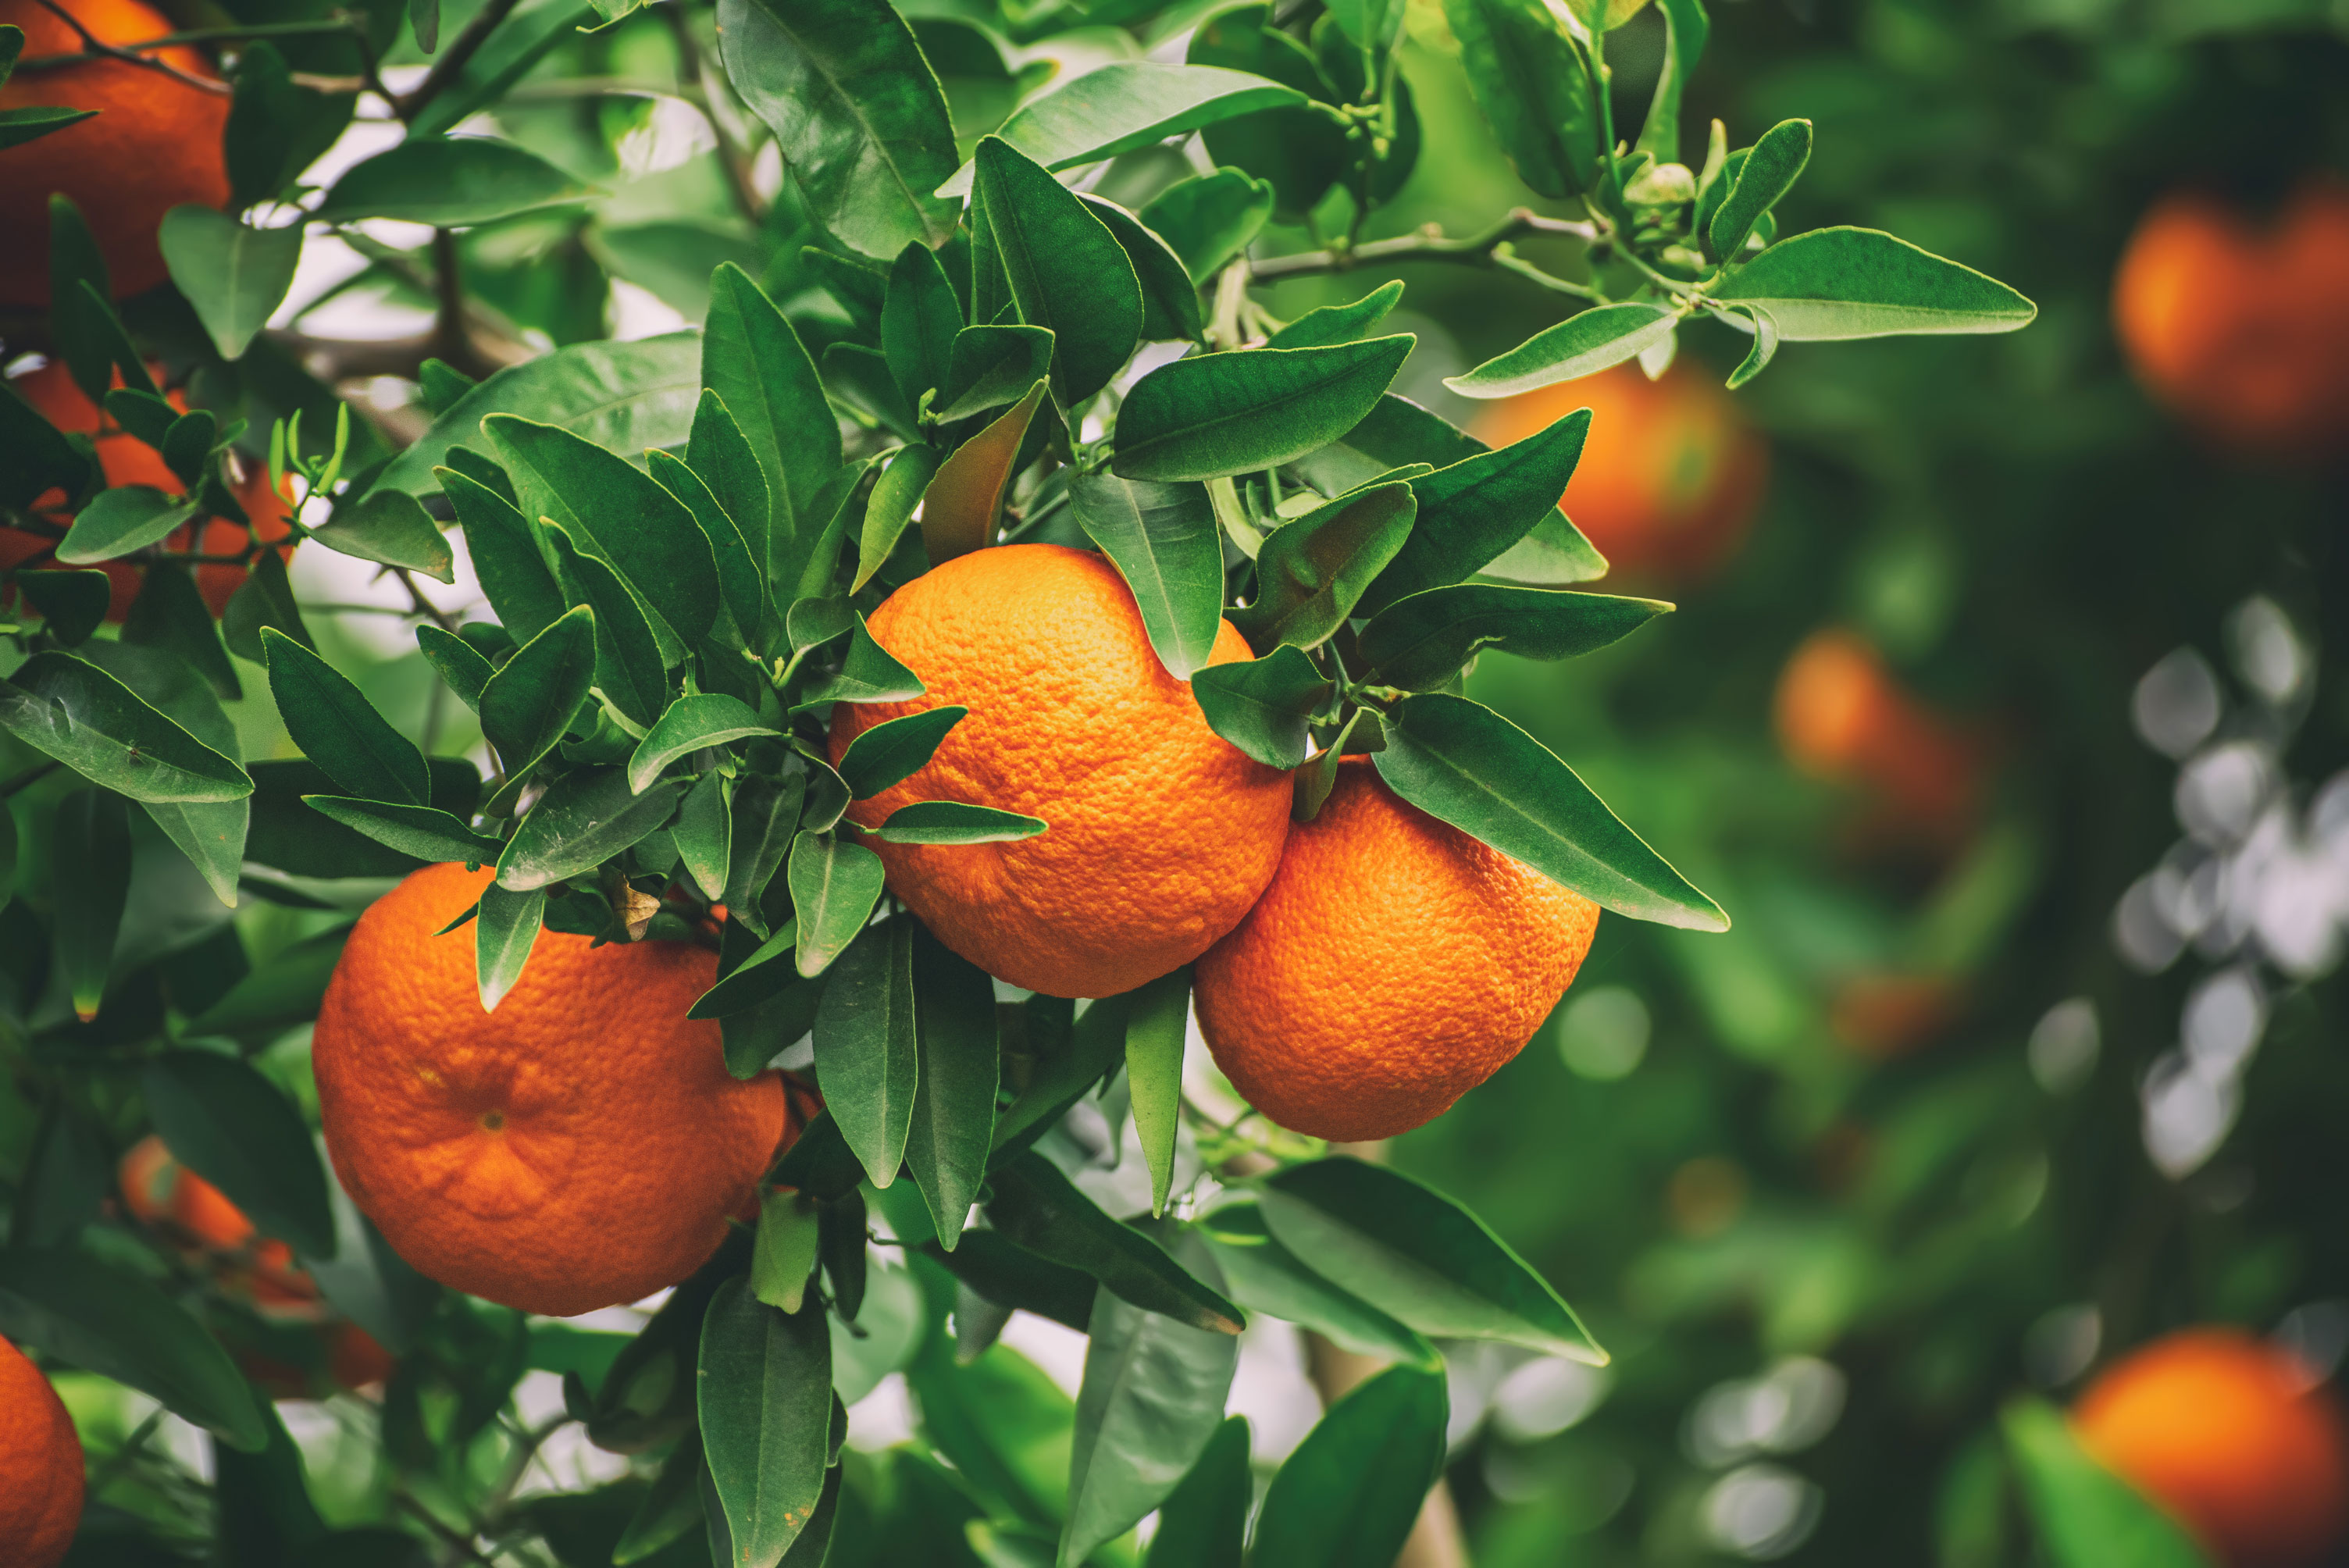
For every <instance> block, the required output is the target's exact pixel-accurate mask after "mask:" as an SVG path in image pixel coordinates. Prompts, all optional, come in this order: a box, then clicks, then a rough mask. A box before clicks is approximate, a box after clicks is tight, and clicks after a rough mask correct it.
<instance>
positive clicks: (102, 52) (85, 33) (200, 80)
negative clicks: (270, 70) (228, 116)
mask: <svg viewBox="0 0 2349 1568" xmlns="http://www.w3.org/2000/svg"><path fill="white" fill-rule="evenodd" d="M40 4H41V7H42V9H44V10H46V11H47V12H48V13H49V14H50V15H54V16H55V17H57V20H58V21H60V22H63V23H64V24H65V25H66V26H68V27H70V28H72V29H73V30H74V36H77V37H78V38H79V39H80V40H81V46H82V52H83V53H84V54H88V55H96V56H99V57H103V58H106V59H109V60H120V61H122V62H123V63H125V64H126V65H133V66H139V67H143V68H145V69H147V70H150V71H156V72H160V74H162V75H164V76H167V77H171V79H172V80H173V81H175V82H178V83H179V84H180V85H181V86H182V87H191V88H195V89H196V90H197V91H198V92H201V93H210V94H212V96H213V97H215V98H227V97H229V96H230V95H231V93H232V92H233V91H234V89H233V88H231V87H230V86H229V85H228V84H227V83H226V82H223V81H217V80H215V79H213V78H212V77H197V76H191V75H189V74H188V73H187V72H186V71H183V70H181V69H180V68H179V67H177V66H174V65H171V64H169V63H167V62H165V61H162V60H150V59H149V58H148V57H146V56H144V55H141V54H136V53H134V52H133V51H132V50H131V49H130V48H129V47H126V46H122V45H119V44H109V43H107V42H106V41H105V40H103V39H101V38H100V37H99V36H98V35H97V34H95V33H93V32H91V31H90V30H89V29H88V27H85V26H82V24H81V19H80V18H79V17H78V16H76V15H74V14H73V13H72V12H70V11H67V9H66V8H65V7H64V6H63V5H58V4H57V0H40Z"/></svg>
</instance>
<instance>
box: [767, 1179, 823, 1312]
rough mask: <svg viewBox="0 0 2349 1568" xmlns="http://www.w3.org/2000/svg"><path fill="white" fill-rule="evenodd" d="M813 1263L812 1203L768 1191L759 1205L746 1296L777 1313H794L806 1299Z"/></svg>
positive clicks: (794, 1196) (813, 1231)
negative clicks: (757, 1224)
mask: <svg viewBox="0 0 2349 1568" xmlns="http://www.w3.org/2000/svg"><path fill="white" fill-rule="evenodd" d="M815 1260H816V1218H815V1204H814V1202H812V1201H811V1200H810V1199H807V1198H804V1197H802V1196H801V1195H800V1194H799V1193H797V1192H790V1191H772V1192H769V1193H768V1194H767V1195H766V1197H765V1198H764V1199H763V1200H762V1201H761V1203H760V1205H759V1234H758V1237H757V1241H756V1243H755V1245H754V1246H753V1247H752V1249H751V1253H750V1294H751V1295H755V1296H757V1297H758V1298H759V1299H760V1300H761V1301H762V1302H764V1303H766V1304H767V1305H769V1306H771V1307H774V1308H775V1309H776V1310H778V1311H781V1312H786V1313H791V1312H797V1311H798V1310H799V1309H800V1305H801V1303H802V1301H804V1300H805V1299H806V1296H807V1287H808V1278H809V1276H810V1275H812V1274H814V1273H815ZM818 1310H819V1311H821V1310H822V1308H821V1307H819V1308H818Z"/></svg>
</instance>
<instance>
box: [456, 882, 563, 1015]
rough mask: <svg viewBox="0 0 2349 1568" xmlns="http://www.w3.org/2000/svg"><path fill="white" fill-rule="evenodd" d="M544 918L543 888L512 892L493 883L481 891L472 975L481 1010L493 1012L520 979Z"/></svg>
mask: <svg viewBox="0 0 2349 1568" xmlns="http://www.w3.org/2000/svg"><path fill="white" fill-rule="evenodd" d="M545 919H546V891H545V890H544V889H543V888H533V889H531V890H530V891H529V892H513V891H512V890H511V889H508V888H502V887H500V886H499V885H498V884H497V883H495V882H492V883H491V884H490V885H489V886H487V887H485V888H483V889H482V890H481V912H480V913H479V914H477V915H476V916H475V917H474V920H473V973H474V975H475V978H476V980H477V982H478V984H479V988H480V991H481V1011H483V1012H484V1013H494V1012H496V1011H497V1007H498V1004H499V1003H500V1002H502V1001H504V1000H505V998H506V993H507V992H509V991H511V990H512V989H513V987H514V982H515V981H517V980H519V979H521V978H522V971H523V965H525V964H527V963H529V962H530V950H531V948H532V947H533V945H534V944H536V943H537V941H538V933H539V928H540V927H541V926H542V925H543V924H544V923H545Z"/></svg>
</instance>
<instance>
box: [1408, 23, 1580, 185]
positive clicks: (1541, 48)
mask: <svg viewBox="0 0 2349 1568" xmlns="http://www.w3.org/2000/svg"><path fill="white" fill-rule="evenodd" d="M1444 18H1445V20H1447V21H1449V22H1450V23H1451V24H1452V32H1453V36H1454V37H1456V38H1458V39H1459V40H1460V58H1461V63H1462V64H1463V65H1464V66H1466V67H1467V68H1468V86H1469V88H1470V90H1471V91H1473V92H1474V93H1475V97H1476V107H1477V108H1480V109H1482V110H1483V111H1484V113H1485V121H1486V123H1487V124H1489V125H1491V126H1492V128H1493V134H1494V136H1495V139H1498V140H1499V142H1500V144H1501V150H1502V151H1503V152H1505V153H1506V154H1508V158H1509V162H1510V163H1511V164H1512V165H1513V166H1515V167H1516V171H1517V178H1518V179H1520V180H1522V181H1525V182H1526V184H1527V185H1529V186H1531V187H1532V188H1533V189H1534V190H1535V191H1538V192H1540V193H1541V194H1542V195H1544V196H1548V197H1552V198H1557V197H1565V196H1575V195H1579V194H1580V193H1581V192H1583V191H1588V190H1589V189H1590V188H1591V187H1592V186H1593V185H1595V184H1596V183H1597V182H1598V181H1599V169H1600V165H1601V160H1602V154H1603V152H1604V149H1603V148H1602V147H1601V146H1600V145H1599V136H1600V133H1599V125H1600V123H1601V122H1600V119H1599V105H1598V101H1597V95H1596V94H1595V93H1594V92H1593V91H1592V89H1591V77H1590V61H1589V59H1588V56H1586V55H1585V53H1584V52H1583V47H1582V46H1581V44H1579V43H1578V42H1577V41H1576V40H1575V38H1574V37H1573V36H1571V35H1570V34H1568V31H1567V29H1566V24H1565V22H1564V20H1563V19H1562V18H1560V17H1559V16H1558V15H1557V13H1556V12H1554V11H1552V10H1550V9H1549V8H1548V7H1547V6H1546V5H1542V4H1541V0H1444Z"/></svg>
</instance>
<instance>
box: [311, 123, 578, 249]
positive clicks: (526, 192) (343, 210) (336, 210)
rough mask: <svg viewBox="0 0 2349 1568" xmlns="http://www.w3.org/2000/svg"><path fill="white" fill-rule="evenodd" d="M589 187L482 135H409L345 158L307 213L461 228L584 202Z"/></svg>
mask: <svg viewBox="0 0 2349 1568" xmlns="http://www.w3.org/2000/svg"><path fill="white" fill-rule="evenodd" d="M595 193H596V192H595V190H594V189H593V188H592V187H590V186H587V185H585V184H583V183H581V182H580V181H576V180H574V179H572V178H571V176H570V175H568V174H565V173H564V171H563V170H560V169H557V168H556V167H554V165H553V164H552V163H549V162H548V161H546V160H544V159H543V158H541V157H539V156H538V154H536V153H534V152H531V151H528V150H524V149H523V148H520V147H517V146H515V145H514V144H513V143H512V142H510V141H498V140H495V139H492V138H490V137H486V136H450V137H441V136H419V137H411V138H410V139H408V140H406V141H402V142H399V143H398V144H397V145H395V146H393V147H392V148H390V149H389V150H387V151H383V152H378V153H377V154H376V155H375V156H374V157H373V158H369V159H367V160H364V161H362V162H359V163H356V164H353V165H352V166H351V167H350V168H349V169H348V170H346V171H345V172H344V174H343V176H342V178H341V179H339V180H337V181H335V185H334V189H332V190H331V191H327V192H326V201H323V202H321V203H319V205H318V207H317V209H316V211H313V212H312V213H311V214H310V215H311V216H312V217H314V218H318V219H322V220H324V221H325V222H329V223H348V222H354V221H356V220H357V219H360V218H398V219H399V220H401V221H402V222H409V223H431V224H435V225H438V226H440V227H441V228H448V229H458V228H465V227H468V226H471V225H472V224H476V223H489V222H496V221H497V220H498V219H500V218H512V217H514V216H517V215H518V214H521V213H523V212H535V211H539V210H540V209H541V208H543V207H563V206H569V205H571V204H573V203H574V202H578V201H586V200H587V199H588V198H589V197H591V196H593V195H595Z"/></svg>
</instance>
